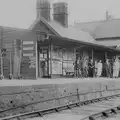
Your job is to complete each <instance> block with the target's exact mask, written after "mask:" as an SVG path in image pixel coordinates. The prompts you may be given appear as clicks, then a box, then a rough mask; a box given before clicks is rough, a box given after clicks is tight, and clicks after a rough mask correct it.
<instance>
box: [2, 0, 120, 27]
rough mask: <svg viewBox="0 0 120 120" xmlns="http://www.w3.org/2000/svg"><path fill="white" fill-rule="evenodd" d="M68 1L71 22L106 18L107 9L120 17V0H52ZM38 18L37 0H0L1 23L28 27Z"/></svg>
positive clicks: (53, 0)
mask: <svg viewBox="0 0 120 120" xmlns="http://www.w3.org/2000/svg"><path fill="white" fill-rule="evenodd" d="M57 1H65V2H67V3H68V17H69V24H74V21H76V22H90V21H96V20H103V19H105V11H107V10H108V11H109V13H110V14H111V15H112V16H113V17H114V18H120V0H51V3H52V2H57ZM35 19H36V0H0V25H2V26H11V27H18V28H28V27H29V25H30V24H32V22H33V21H34V20H35Z"/></svg>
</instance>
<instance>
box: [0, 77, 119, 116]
mask: <svg viewBox="0 0 120 120" xmlns="http://www.w3.org/2000/svg"><path fill="white" fill-rule="evenodd" d="M116 94H120V78H118V79H112V78H56V79H37V80H1V81H0V117H5V116H9V115H11V114H14V115H15V114H19V113H26V112H31V111H36V110H44V109H48V108H54V107H56V106H63V105H66V104H69V103H74V102H77V101H80V102H82V101H87V100H92V99H96V98H101V97H106V96H111V95H116ZM14 108H16V109H14ZM10 109H12V110H10ZM8 110H10V111H8ZM1 111H6V112H2V113H1Z"/></svg>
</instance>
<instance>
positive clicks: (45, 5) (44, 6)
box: [36, 0, 51, 21]
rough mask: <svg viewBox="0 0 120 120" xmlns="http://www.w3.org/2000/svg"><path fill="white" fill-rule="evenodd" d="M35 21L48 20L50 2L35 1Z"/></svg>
mask: <svg viewBox="0 0 120 120" xmlns="http://www.w3.org/2000/svg"><path fill="white" fill-rule="evenodd" d="M36 9H37V19H38V18H39V17H44V18H45V19H46V20H47V21H49V20H50V10H51V7H50V2H49V0H37V5H36Z"/></svg>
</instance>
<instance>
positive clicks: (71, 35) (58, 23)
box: [0, 0, 120, 79]
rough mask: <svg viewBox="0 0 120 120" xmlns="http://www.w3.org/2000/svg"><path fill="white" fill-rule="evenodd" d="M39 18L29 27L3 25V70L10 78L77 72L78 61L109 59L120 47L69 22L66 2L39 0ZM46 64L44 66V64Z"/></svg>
mask: <svg viewBox="0 0 120 120" xmlns="http://www.w3.org/2000/svg"><path fill="white" fill-rule="evenodd" d="M36 11H37V18H36V20H35V21H34V22H33V23H32V24H31V26H30V27H29V29H17V28H9V27H1V31H0V32H1V48H5V49H6V50H7V51H6V55H5V56H4V57H3V73H4V77H5V78H8V76H9V74H10V73H11V74H12V75H13V77H14V78H16V77H18V76H20V75H21V76H22V77H23V78H24V79H37V78H42V77H52V78H53V77H66V76H67V75H68V76H69V74H72V73H73V74H74V73H75V69H74V65H75V61H76V60H77V59H79V58H80V57H83V62H84V61H85V59H90V58H91V59H93V60H94V61H95V60H99V59H101V60H105V59H106V58H107V57H109V58H110V57H113V56H116V55H119V54H120V51H119V50H117V49H115V48H111V47H107V46H104V45H100V44H98V43H96V41H95V39H94V38H93V36H92V35H90V33H89V32H85V31H83V30H80V29H77V28H76V27H74V26H69V25H68V8H67V4H66V3H64V2H59V3H58V2H57V3H54V4H53V19H52V18H51V17H50V14H51V5H50V2H49V1H47V0H37V9H36ZM43 67H44V68H43Z"/></svg>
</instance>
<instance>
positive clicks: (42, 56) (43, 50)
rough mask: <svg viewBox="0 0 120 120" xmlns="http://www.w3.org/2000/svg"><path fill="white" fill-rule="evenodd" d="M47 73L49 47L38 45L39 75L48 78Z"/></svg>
mask: <svg viewBox="0 0 120 120" xmlns="http://www.w3.org/2000/svg"><path fill="white" fill-rule="evenodd" d="M49 76H50V75H49V48H48V47H40V49H39V77H40V78H48V77H49Z"/></svg>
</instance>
